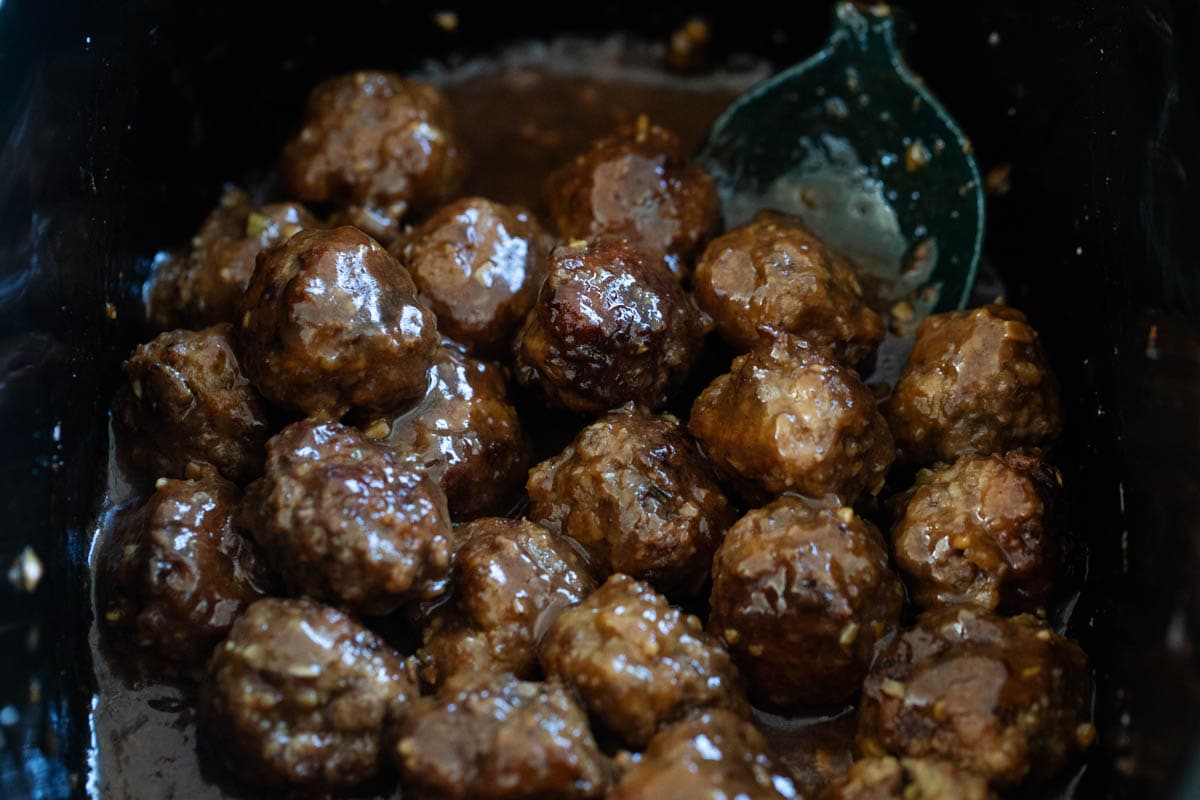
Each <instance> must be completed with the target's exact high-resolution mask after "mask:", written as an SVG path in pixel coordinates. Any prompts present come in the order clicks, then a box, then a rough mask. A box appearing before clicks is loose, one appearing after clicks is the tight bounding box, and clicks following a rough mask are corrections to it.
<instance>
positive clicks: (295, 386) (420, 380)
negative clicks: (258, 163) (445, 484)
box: [238, 227, 439, 419]
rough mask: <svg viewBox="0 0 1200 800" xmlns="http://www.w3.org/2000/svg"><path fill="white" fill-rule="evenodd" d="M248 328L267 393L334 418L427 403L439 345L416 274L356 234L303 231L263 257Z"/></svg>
mask: <svg viewBox="0 0 1200 800" xmlns="http://www.w3.org/2000/svg"><path fill="white" fill-rule="evenodd" d="M240 324H241V327H240V329H239V331H238V334H239V341H240V344H241V353H242V359H243V363H244V364H245V368H246V373H247V374H248V375H249V376H250V379H251V380H252V381H253V382H254V385H255V386H257V387H258V389H259V391H261V392H262V393H263V395H264V396H265V397H266V398H267V399H268V400H270V401H271V402H273V403H277V404H278V405H281V406H283V407H285V408H290V409H293V410H295V411H299V412H301V413H303V414H307V415H308V416H313V417H321V418H328V419H340V418H341V417H342V415H344V414H345V413H346V412H347V411H348V410H349V409H350V408H358V409H365V410H367V411H391V410H395V409H396V408H399V407H400V406H402V405H403V404H404V402H405V401H407V400H411V399H413V398H416V397H420V396H421V394H422V393H423V392H424V391H425V386H426V375H425V372H426V370H427V369H429V365H430V364H431V363H432V362H433V356H434V353H435V351H436V350H437V346H438V341H439V339H438V332H437V321H436V320H435V319H434V316H433V312H431V311H430V310H429V309H427V308H425V306H423V305H421V304H420V303H419V302H418V301H417V299H416V288H415V287H414V286H413V282H412V278H410V277H409V275H408V272H407V271H406V270H405V269H404V267H402V266H400V265H399V264H398V263H397V262H396V259H394V258H392V257H391V256H390V255H388V252H387V251H386V250H384V249H383V248H382V247H381V246H380V245H379V244H378V243H377V242H376V241H375V240H374V239H372V238H371V237H369V236H367V235H366V234H365V233H363V232H362V231H359V230H356V229H355V228H348V227H343V228H337V229H334V230H327V231H326V230H317V231H302V232H301V233H298V234H296V235H295V236H293V237H292V238H291V239H289V240H288V241H287V242H286V243H284V244H282V245H279V246H278V247H273V248H271V249H270V250H266V251H264V252H262V253H260V254H259V257H258V266H257V267H255V270H254V277H253V279H252V280H251V281H250V286H249V288H248V289H247V291H246V296H245V297H244V298H243V300H242V317H241V320H240Z"/></svg>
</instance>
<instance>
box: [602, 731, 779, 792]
mask: <svg viewBox="0 0 1200 800" xmlns="http://www.w3.org/2000/svg"><path fill="white" fill-rule="evenodd" d="M798 796H799V794H798V793H797V792H796V787H795V785H794V784H793V783H792V779H791V778H790V777H788V775H787V770H786V769H784V768H783V766H782V765H780V764H779V763H778V761H777V759H776V756H775V754H774V753H773V752H771V748H770V745H768V744H767V741H766V739H764V738H763V736H762V734H761V733H759V732H758V730H757V729H756V728H755V727H754V726H753V725H752V724H750V723H749V722H747V721H746V720H744V719H742V718H741V717H739V716H738V715H737V714H734V713H732V712H730V711H726V710H723V709H713V710H710V711H704V712H698V713H696V714H693V715H691V716H690V717H688V718H687V719H684V720H681V721H679V722H676V723H675V724H674V725H671V726H670V727H667V728H664V729H663V730H662V731H660V732H659V733H658V734H656V735H655V736H654V738H653V739H651V740H650V744H649V745H648V746H647V747H646V751H645V752H644V753H642V755H641V757H640V758H638V759H637V760H635V761H633V763H632V764H631V765H630V766H629V767H628V769H626V770H625V771H624V773H623V774H622V775H621V778H620V780H619V781H617V784H616V785H615V786H614V787H613V789H612V791H611V792H610V793H609V795H608V800H728V798H738V800H784V799H785V798H794V797H798Z"/></svg>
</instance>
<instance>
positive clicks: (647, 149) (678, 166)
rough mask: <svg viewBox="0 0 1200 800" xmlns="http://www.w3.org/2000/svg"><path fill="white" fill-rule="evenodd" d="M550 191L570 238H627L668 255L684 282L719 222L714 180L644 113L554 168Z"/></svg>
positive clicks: (553, 212)
mask: <svg viewBox="0 0 1200 800" xmlns="http://www.w3.org/2000/svg"><path fill="white" fill-rule="evenodd" d="M545 194H546V206H547V208H549V211H550V218H551V220H553V222H554V226H555V227H556V228H557V229H558V232H559V234H560V235H562V237H563V238H564V239H587V238H589V237H592V236H598V235H601V234H612V235H616V236H621V237H624V238H627V239H629V240H631V241H632V242H634V243H635V244H637V245H638V246H640V247H642V248H644V249H646V250H648V251H649V252H652V253H656V254H662V255H664V256H665V257H666V262H667V265H668V266H669V267H670V269H671V271H672V272H673V273H675V275H676V276H677V277H682V276H683V275H685V274H686V272H687V269H688V266H689V265H688V263H687V259H688V256H689V255H691V253H692V252H693V251H694V250H695V249H696V248H697V247H698V246H699V245H700V244H701V243H702V242H703V241H704V239H706V238H707V237H708V236H709V234H711V233H712V231H713V229H714V228H716V226H717V223H718V222H719V218H720V208H719V205H718V202H717V189H716V184H715V183H714V182H713V180H712V178H710V177H709V176H708V175H707V174H706V173H705V172H704V170H702V169H700V167H699V166H697V165H695V164H692V163H690V162H688V161H687V160H685V158H684V156H683V153H682V150H681V148H680V145H679V137H678V136H676V135H675V134H674V133H672V132H671V131H669V130H667V129H666V128H662V127H660V126H658V125H652V124H650V121H649V119H647V118H646V117H645V116H644V115H643V116H640V117H638V120H637V122H636V123H635V124H633V125H625V126H622V127H621V128H618V129H617V131H616V132H615V133H613V134H612V135H611V136H607V137H605V138H603V139H600V140H598V141H596V142H594V143H593V144H592V147H591V149H590V150H588V151H587V152H585V153H583V154H581V155H579V156H578V157H576V158H575V159H574V160H573V161H571V162H570V163H568V164H565V165H564V166H562V167H560V168H559V169H557V170H555V171H554V172H553V173H552V174H551V175H550V177H549V178H547V179H546V191H545Z"/></svg>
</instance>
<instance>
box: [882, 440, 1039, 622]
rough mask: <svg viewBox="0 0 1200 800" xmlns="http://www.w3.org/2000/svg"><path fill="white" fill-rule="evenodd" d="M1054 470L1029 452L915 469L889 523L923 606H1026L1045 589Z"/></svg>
mask: <svg viewBox="0 0 1200 800" xmlns="http://www.w3.org/2000/svg"><path fill="white" fill-rule="evenodd" d="M1061 485H1062V476H1061V475H1060V474H1059V473H1058V470H1056V469H1054V468H1053V467H1050V466H1049V465H1047V464H1046V463H1045V462H1043V461H1042V460H1041V459H1040V458H1039V457H1037V456H1036V455H1029V454H1026V453H1020V452H1013V453H1006V454H1005V455H1003V456H998V455H990V456H984V455H965V456H962V457H961V458H959V459H958V461H955V462H954V464H952V465H950V466H938V467H936V468H934V469H933V470H929V471H922V473H921V474H920V475H919V476H918V480H917V485H916V486H915V487H913V489H912V490H911V491H910V492H908V494H907V495H906V496H905V497H904V498H903V500H904V506H903V509H904V510H903V513H902V514H901V515H900V518H899V520H897V522H896V524H895V525H894V526H893V527H892V547H893V549H894V551H895V554H896V565H897V566H898V567H899V568H900V570H901V572H903V573H904V575H905V576H906V577H907V578H908V580H909V585H910V586H911V587H912V589H913V599H914V601H915V602H916V603H917V605H919V606H921V607H923V608H934V607H936V606H945V605H958V604H961V603H972V604H975V605H978V606H982V607H984V608H987V609H989V610H991V609H996V608H997V607H1000V608H1002V609H1004V610H1009V611H1033V610H1035V609H1037V608H1039V607H1042V606H1044V605H1045V603H1046V601H1047V600H1048V599H1049V597H1050V592H1051V589H1052V588H1053V582H1054V573H1055V567H1056V565H1057V564H1058V563H1059V561H1060V557H1059V549H1060V543H1059V541H1058V539H1057V537H1056V536H1055V535H1054V531H1053V530H1052V524H1053V518H1052V508H1053V506H1054V500H1055V498H1056V496H1057V494H1058V489H1059V487H1060V486H1061Z"/></svg>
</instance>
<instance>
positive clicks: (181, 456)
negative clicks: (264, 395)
mask: <svg viewBox="0 0 1200 800" xmlns="http://www.w3.org/2000/svg"><path fill="white" fill-rule="evenodd" d="M232 335H233V331H232V329H231V328H230V326H229V325H228V324H221V325H214V326H213V327H211V328H205V329H204V330H202V331H168V332H167V333H161V334H159V335H158V336H156V337H155V338H154V339H152V340H150V341H149V342H147V343H146V344H143V345H138V347H137V349H135V350H134V351H133V355H132V356H130V358H129V360H128V361H126V362H125V363H124V364H123V365H122V369H123V370H124V371H125V377H126V378H127V379H128V381H129V392H128V393H127V394H124V395H123V396H122V398H121V399H120V400H119V401H118V403H117V407H116V409H115V412H114V415H113V416H114V419H115V421H116V423H117V428H118V430H119V432H120V433H121V434H122V437H121V444H122V450H123V453H124V455H125V457H126V458H128V460H129V462H130V463H132V464H133V465H135V466H137V467H139V468H141V469H143V470H145V471H146V472H149V473H150V474H151V475H152V476H153V477H156V478H157V477H167V478H182V477H183V476H184V474H185V472H186V470H187V466H188V464H189V463H192V462H196V463H200V464H211V465H212V466H213V467H216V469H217V470H219V471H220V473H221V474H222V475H224V476H225V477H226V478H228V479H229V480H231V481H234V482H235V483H245V482H246V481H248V480H251V479H253V478H254V477H255V476H257V475H259V474H260V473H261V472H262V462H263V445H264V444H265V443H266V441H267V437H268V436H270V430H269V428H268V425H267V411H266V408H265V406H264V405H263V402H262V400H261V398H259V396H258V393H257V392H255V391H254V388H253V387H252V386H250V382H249V381H248V380H247V379H246V376H245V374H243V372H242V366H241V364H240V363H239V361H238V356H237V353H236V352H235V350H234V346H233V338H232Z"/></svg>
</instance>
